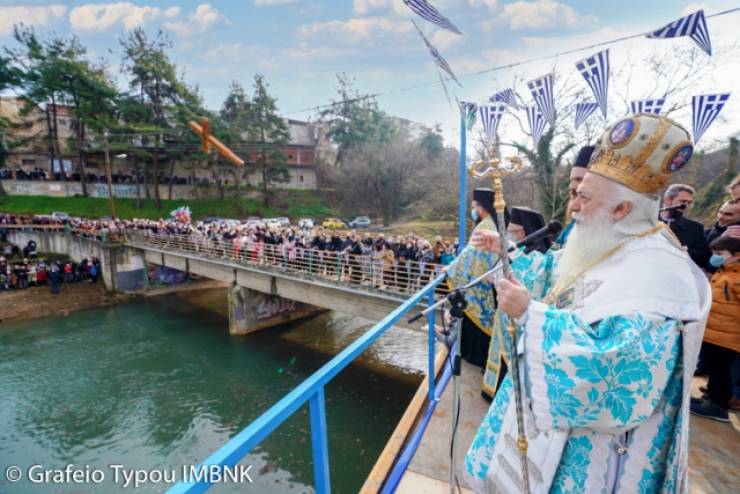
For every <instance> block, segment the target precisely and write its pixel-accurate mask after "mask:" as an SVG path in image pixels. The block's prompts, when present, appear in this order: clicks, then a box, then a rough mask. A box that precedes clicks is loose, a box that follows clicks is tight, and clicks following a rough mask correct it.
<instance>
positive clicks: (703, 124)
mask: <svg viewBox="0 0 740 494" xmlns="http://www.w3.org/2000/svg"><path fill="white" fill-rule="evenodd" d="M728 99H730V93H721V94H703V95H701V96H694V97H693V98H691V110H692V113H693V123H694V144H695V145H696V143H697V142H699V139H701V136H702V135H704V132H706V131H707V129H708V128H709V126H710V125H712V122H714V119H715V118H717V115H719V112H720V111H722V108H724V106H725V103H727V100H728Z"/></svg>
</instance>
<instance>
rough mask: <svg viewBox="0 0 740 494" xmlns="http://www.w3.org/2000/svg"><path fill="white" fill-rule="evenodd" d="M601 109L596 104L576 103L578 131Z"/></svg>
mask: <svg viewBox="0 0 740 494" xmlns="http://www.w3.org/2000/svg"><path fill="white" fill-rule="evenodd" d="M598 107H599V105H598V104H596V103H590V102H589V103H576V129H577V128H578V127H580V126H581V125H582V124H583V122H585V121H586V120H588V117H590V116H591V114H593V112H595V111H596V109H597V108H598Z"/></svg>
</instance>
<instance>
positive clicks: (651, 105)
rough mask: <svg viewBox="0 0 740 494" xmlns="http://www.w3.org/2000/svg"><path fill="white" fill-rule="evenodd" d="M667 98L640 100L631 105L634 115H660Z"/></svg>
mask: <svg viewBox="0 0 740 494" xmlns="http://www.w3.org/2000/svg"><path fill="white" fill-rule="evenodd" d="M664 104H665V98H655V99H638V100H635V101H633V102H631V103H630V109H631V110H632V113H655V114H656V115H659V114H660V112H661V111H662V110H663V105H664Z"/></svg>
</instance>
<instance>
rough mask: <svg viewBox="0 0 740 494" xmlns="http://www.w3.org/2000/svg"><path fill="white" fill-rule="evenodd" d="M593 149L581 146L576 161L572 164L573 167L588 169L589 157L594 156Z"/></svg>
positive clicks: (592, 147)
mask: <svg viewBox="0 0 740 494" xmlns="http://www.w3.org/2000/svg"><path fill="white" fill-rule="evenodd" d="M594 149H595V147H594V146H583V147H582V148H581V150H580V151H578V156H577V157H576V161H575V163H573V166H574V167H579V168H588V164H589V163H590V162H591V155H592V154H594Z"/></svg>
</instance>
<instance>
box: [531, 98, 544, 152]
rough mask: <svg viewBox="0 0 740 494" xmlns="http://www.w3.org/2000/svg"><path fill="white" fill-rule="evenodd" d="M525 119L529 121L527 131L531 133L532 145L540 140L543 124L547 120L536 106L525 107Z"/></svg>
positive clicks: (535, 144) (535, 145)
mask: <svg viewBox="0 0 740 494" xmlns="http://www.w3.org/2000/svg"><path fill="white" fill-rule="evenodd" d="M527 121H528V122H529V131H530V132H531V134H532V141H534V147H537V144H538V143H539V142H540V138H541V137H542V134H543V133H544V132H545V124H546V123H547V121H546V120H545V117H544V116H543V115H542V113H541V112H540V110H539V109H538V108H537V106H528V107H527Z"/></svg>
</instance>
